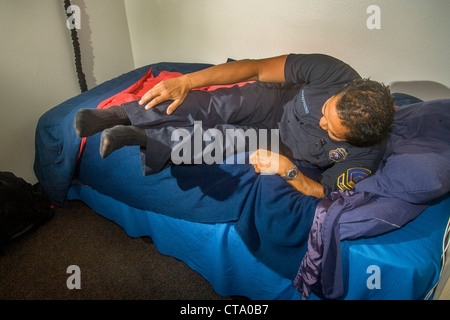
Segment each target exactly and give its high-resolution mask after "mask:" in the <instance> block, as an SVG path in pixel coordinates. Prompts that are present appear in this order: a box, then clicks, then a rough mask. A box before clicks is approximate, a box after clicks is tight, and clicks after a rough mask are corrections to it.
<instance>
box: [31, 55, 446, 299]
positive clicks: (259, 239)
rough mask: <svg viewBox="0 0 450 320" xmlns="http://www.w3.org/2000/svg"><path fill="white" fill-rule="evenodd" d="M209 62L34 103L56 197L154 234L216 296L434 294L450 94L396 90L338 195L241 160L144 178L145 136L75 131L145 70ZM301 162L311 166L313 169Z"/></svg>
mask: <svg viewBox="0 0 450 320" xmlns="http://www.w3.org/2000/svg"><path fill="white" fill-rule="evenodd" d="M208 66H209V65H208V64H201V63H156V64H152V65H148V66H144V67H141V68H138V69H136V70H132V71H130V72H128V73H125V74H123V75H121V76H119V77H117V78H115V79H112V80H110V81H107V82H105V83H103V84H101V85H99V86H97V87H95V88H93V89H90V90H88V91H86V92H83V93H82V94H80V95H77V96H75V97H73V98H72V99H69V100H67V101H65V102H63V103H61V104H60V105H58V106H56V107H53V108H51V109H50V110H49V111H48V112H46V113H45V114H44V115H42V117H41V118H40V120H39V122H38V125H37V128H36V149H35V150H36V155H35V163H34V170H35V173H36V176H37V178H38V180H39V182H40V185H41V186H42V188H43V190H44V191H45V192H46V194H47V195H48V196H49V197H50V198H51V199H52V201H53V202H54V204H56V205H63V204H64V203H65V201H67V200H74V199H78V200H82V201H83V202H85V203H86V204H87V205H89V206H90V207H91V208H92V209H94V210H95V211H96V212H97V213H98V214H100V215H102V216H104V217H106V218H108V219H111V220H112V221H115V222H116V223H117V224H119V225H120V226H121V227H122V228H123V229H124V230H125V232H126V233H127V234H128V235H130V236H132V237H140V236H150V237H151V238H152V240H153V242H154V244H155V246H156V247H157V248H158V250H159V251H160V252H161V253H163V254H166V255H170V256H173V257H175V258H177V259H180V260H182V261H184V262H185V263H186V264H187V265H189V266H190V267H191V268H192V269H194V270H196V271H197V272H199V273H200V274H201V275H202V276H204V277H205V278H206V279H207V280H208V281H209V282H210V283H211V284H212V286H213V288H214V289H215V291H216V292H217V293H218V294H220V295H223V296H245V297H248V298H250V299H260V300H261V299H262V300H273V299H280V300H300V299H311V300H313V299H429V298H431V297H432V295H433V292H434V291H433V290H434V289H435V287H436V285H437V283H438V281H439V278H440V275H441V269H442V267H443V264H444V262H445V261H444V257H445V250H446V247H447V244H448V238H447V235H448V229H449V226H448V222H449V217H450V197H449V191H450V168H449V165H448V163H449V158H450V145H449V144H450V142H449V141H448V138H447V137H448V134H449V133H450V132H449V131H450V129H449V128H448V125H444V124H446V123H447V124H448V123H450V122H449V121H450V100H436V101H427V102H422V101H420V100H418V99H416V98H414V97H411V96H408V95H404V94H396V95H395V98H396V102H397V105H398V106H399V107H398V110H397V115H396V120H395V121H396V122H395V123H394V127H395V128H394V129H395V130H394V131H393V132H394V133H393V134H392V136H391V138H390V140H389V143H388V149H387V152H386V155H385V157H384V159H383V161H382V163H381V165H380V168H379V170H378V171H377V172H376V173H375V174H374V175H372V176H370V177H369V178H366V179H364V180H363V181H361V182H360V183H358V184H357V185H356V186H355V188H354V190H352V191H350V192H340V193H335V194H334V195H333V198H332V199H315V198H313V197H306V196H303V195H301V194H299V193H298V192H296V191H295V190H293V189H292V188H290V187H289V186H288V185H287V184H286V183H285V182H284V181H282V180H280V179H278V178H279V177H277V176H259V175H257V174H255V173H254V171H252V168H251V166H250V165H248V164H236V161H235V160H236V159H227V161H226V162H225V163H224V164H217V165H216V164H213V165H204V164H200V165H186V166H184V165H183V166H174V167H170V168H167V169H165V170H163V171H162V172H160V173H158V174H155V175H150V176H144V175H142V165H141V155H140V150H139V147H125V148H122V149H120V150H118V151H116V152H114V153H113V154H112V155H110V156H109V157H108V158H106V159H102V158H101V157H100V156H99V153H98V147H99V140H100V135H99V134H96V135H94V136H91V137H89V138H87V139H83V140H82V139H79V138H78V137H77V136H76V135H75V132H74V130H73V119H74V115H75V113H76V112H77V111H78V110H79V109H81V108H98V107H104V106H105V103H114V102H116V100H115V99H116V97H119V96H121V95H123V93H124V92H125V93H126V96H127V99H138V97H139V94H141V93H142V88H143V87H142V86H141V85H142V83H143V81H144V80H145V81H147V80H148V81H150V82H151V81H154V80H155V78H158V77H159V76H161V75H163V74H166V72H169V73H171V72H174V73H188V72H192V71H196V70H200V69H202V68H205V67H208ZM146 83H147V84H148V83H149V82H146ZM206 89H208V90H209V89H211V90H214V88H206ZM122 97H123V96H122ZM424 110H426V111H427V112H426V113H424ZM424 114H425V116H426V117H425V116H424ZM430 121H431V122H430ZM433 121H434V122H435V124H432V122H433ZM425 124H428V125H425ZM405 128H406V129H408V130H406V129H405ZM430 128H431V129H430ZM446 134H447V135H446ZM238 156H242V157H244V158H245V156H246V155H245V154H244V155H237V157H238ZM233 160H234V161H233ZM229 163H234V164H229ZM297 164H298V166H299V167H300V169H301V171H302V172H303V173H304V174H306V175H308V176H309V177H311V178H315V177H317V176H318V174H320V171H319V170H318V169H316V168H314V167H311V166H310V165H308V164H304V163H300V162H298V163H297Z"/></svg>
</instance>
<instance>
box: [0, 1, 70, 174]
mask: <svg viewBox="0 0 450 320" xmlns="http://www.w3.org/2000/svg"><path fill="white" fill-rule="evenodd" d="M63 14H64V7H63V4H62V3H61V1H48V0H45V1H27V0H15V1H5V0H3V1H0V46H1V62H0V63H1V75H0V88H1V89H0V90H1V95H0V154H1V155H0V170H1V171H12V172H13V173H15V174H16V175H19V176H21V177H23V178H24V179H26V180H33V181H34V179H35V177H34V173H33V168H32V166H33V159H34V131H35V128H36V124H37V121H38V119H39V117H40V116H41V115H42V114H43V113H44V112H45V111H47V110H48V109H49V107H50V106H54V105H56V104H58V103H60V102H62V101H64V100H65V99H67V98H69V97H71V96H73V95H75V94H77V93H78V92H79V89H78V84H77V82H76V76H75V71H74V67H73V62H72V55H73V54H72V47H71V42H70V38H69V37H68V36H67V31H68V30H67V28H65V17H64V15H63ZM63 26H64V27H63Z"/></svg>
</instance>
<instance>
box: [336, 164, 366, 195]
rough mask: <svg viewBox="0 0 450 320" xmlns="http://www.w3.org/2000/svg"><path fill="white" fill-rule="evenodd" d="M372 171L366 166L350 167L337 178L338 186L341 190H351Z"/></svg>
mask: <svg viewBox="0 0 450 320" xmlns="http://www.w3.org/2000/svg"><path fill="white" fill-rule="evenodd" d="M371 173H372V171H370V170H369V169H366V168H359V167H356V168H350V169H348V170H347V171H346V172H344V173H343V174H341V175H340V176H339V178H338V179H337V186H338V188H339V189H341V190H351V189H353V187H354V186H355V184H357V183H358V182H360V181H361V180H363V179H364V178H366V177H367V176H368V175H370V174H371Z"/></svg>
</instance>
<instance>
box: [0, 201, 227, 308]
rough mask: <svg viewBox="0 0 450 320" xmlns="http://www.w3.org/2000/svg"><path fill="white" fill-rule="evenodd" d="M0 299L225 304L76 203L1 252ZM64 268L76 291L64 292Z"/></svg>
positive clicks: (168, 260) (197, 279)
mask: <svg viewBox="0 0 450 320" xmlns="http://www.w3.org/2000/svg"><path fill="white" fill-rule="evenodd" d="M5 253H6V255H4V256H0V299H2V300H4V299H20V300H29V299H30V300H31V299H33V300H47V299H52V300H87V299H89V300H106V299H125V300H140V299H152V300H154V299H164V300H181V299H189V300H200V299H201V300H219V299H220V300H227V299H230V298H229V297H221V296H219V295H217V294H216V293H215V292H214V290H213V288H212V286H211V285H210V284H209V283H208V282H207V281H206V280H205V279H204V278H203V277H202V276H201V275H200V274H198V273H197V272H195V271H193V270H192V269H190V268H189V267H188V266H187V265H186V264H185V263H183V262H181V261H179V260H176V259H175V258H173V257H169V256H165V255H162V254H160V253H159V252H158V251H157V249H156V248H155V246H154V245H153V243H152V242H151V239H150V238H148V237H143V238H131V237H129V236H128V235H127V234H126V233H125V232H124V230H123V229H122V228H121V227H120V226H118V225H117V224H115V223H114V222H112V221H110V220H107V219H105V218H103V217H102V216H100V215H98V214H96V213H95V212H94V211H93V210H91V209H90V208H89V207H88V206H86V205H85V204H84V203H83V202H81V201H70V202H69V206H68V208H56V209H55V216H54V217H53V218H52V219H51V220H50V221H48V222H47V223H46V224H45V225H43V226H41V227H39V229H37V230H35V231H33V232H32V233H30V234H27V235H26V236H25V237H24V238H22V239H20V240H18V241H16V242H13V243H10V244H8V245H7V246H6V247H5ZM70 265H77V266H79V268H80V275H81V277H80V280H81V289H72V290H70V289H68V287H67V285H66V281H67V279H68V278H69V277H70V276H71V275H72V273H67V268H68V267H69V266H70Z"/></svg>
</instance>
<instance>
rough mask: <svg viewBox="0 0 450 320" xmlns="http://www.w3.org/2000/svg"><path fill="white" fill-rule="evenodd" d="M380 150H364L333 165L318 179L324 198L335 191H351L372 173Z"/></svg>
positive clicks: (377, 162) (380, 153)
mask: <svg viewBox="0 0 450 320" xmlns="http://www.w3.org/2000/svg"><path fill="white" fill-rule="evenodd" d="M382 150H384V149H383V148H382V147H381V146H380V148H375V149H372V148H367V149H366V148H365V149H364V150H361V152H359V153H358V154H354V155H353V156H352V157H350V158H348V159H345V160H342V161H340V162H337V163H335V164H334V165H333V166H331V167H330V168H328V169H326V170H325V171H324V172H323V173H322V175H321V176H320V177H319V182H320V183H321V184H322V186H323V189H324V194H325V196H327V197H328V196H329V195H330V194H331V192H333V191H337V190H352V189H353V187H354V186H355V184H357V183H358V182H360V181H361V180H363V179H365V178H367V177H368V176H369V175H371V174H372V173H374V172H375V171H376V170H377V168H378V165H379V163H380V160H381V157H382V154H383V153H382Z"/></svg>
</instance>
